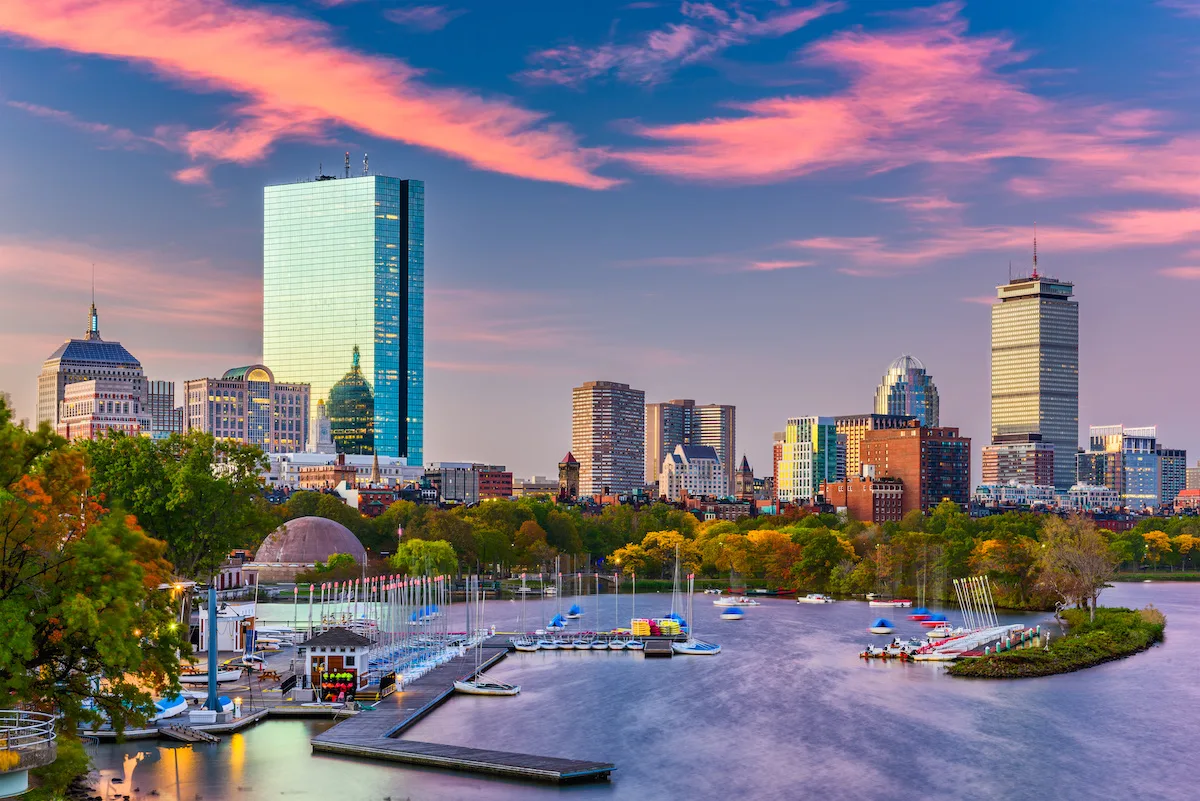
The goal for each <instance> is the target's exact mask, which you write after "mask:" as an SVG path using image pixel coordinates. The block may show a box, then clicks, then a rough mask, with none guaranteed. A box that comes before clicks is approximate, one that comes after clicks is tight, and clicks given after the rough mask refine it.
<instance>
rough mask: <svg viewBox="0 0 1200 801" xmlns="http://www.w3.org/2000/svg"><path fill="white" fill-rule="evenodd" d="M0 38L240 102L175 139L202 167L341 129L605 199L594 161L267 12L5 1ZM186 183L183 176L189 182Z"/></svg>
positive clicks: (95, 0) (518, 119) (572, 142)
mask: <svg viewBox="0 0 1200 801" xmlns="http://www.w3.org/2000/svg"><path fill="white" fill-rule="evenodd" d="M0 33H3V34H7V35H8V36H10V37H12V38H14V39H15V40H17V41H18V42H20V43H22V44H24V45H26V46H28V47H38V48H58V49H62V50H67V51H71V52H75V53H81V54H87V55H94V56H100V57H104V58H110V59H117V60H121V61H128V62H131V63H134V64H137V65H140V66H143V67H145V68H147V69H148V70H150V71H151V72H153V73H155V74H156V75H159V76H161V77H164V78H167V79H169V80H172V81H175V82H179V83H182V84H184V85H185V86H187V87H190V88H193V89H195V90H197V91H203V92H213V91H220V92H229V93H232V94H234V95H236V96H238V97H240V98H242V102H241V104H240V105H239V106H237V107H236V108H235V110H234V119H233V121H231V122H230V123H226V124H222V125H219V126H216V127H214V128H212V129H209V130H205V131H187V132H182V133H181V134H180V139H181V142H182V145H183V146H184V147H185V149H186V150H187V152H189V153H190V154H191V155H192V158H194V159H195V160H196V161H197V163H198V164H199V165H207V164H212V163H217V162H221V161H233V162H240V163H245V162H250V161H255V160H258V159H261V158H263V157H264V156H265V155H266V154H267V153H269V152H270V150H271V148H272V147H273V146H274V145H275V144H276V143H277V142H279V141H280V140H283V139H304V140H307V139H312V138H314V137H315V138H319V137H321V136H323V135H325V134H326V132H327V131H329V130H331V129H333V128H335V127H337V126H345V127H348V128H352V129H354V130H356V131H359V132H361V133H364V134H367V135H370V136H377V137H380V138H384V139H391V140H396V141H400V142H405V143H407V144H411V145H415V146H418V147H422V148H427V149H429V150H433V151H436V152H439V153H442V154H444V155H446V156H449V157H451V158H455V159H459V160H462V161H465V162H467V163H468V164H470V165H472V166H474V167H477V168H479V169H483V170H489V171H493V172H499V173H504V174H507V175H514V176H518V177H522V178H530V179H535V180H540V181H552V182H558V183H565V184H571V185H575V186H581V187H588V188H592V189H603V188H606V187H609V186H612V185H613V184H614V183H615V181H613V180H612V179H609V178H605V177H602V176H600V175H597V174H596V172H595V167H596V166H597V165H598V164H599V163H600V161H601V160H602V156H603V154H601V153H600V152H598V151H594V150H587V149H585V148H582V147H580V145H579V143H578V141H577V140H576V138H575V136H574V135H573V134H572V133H571V132H570V131H569V130H568V129H566V128H565V127H564V126H562V125H558V124H550V123H548V122H547V120H546V115H544V114H542V113H539V112H535V111H530V110H528V109H525V108H522V107H520V106H518V105H516V104H514V103H513V102H512V101H509V100H506V99H499V98H497V99H488V98H484V97H482V96H480V95H478V94H475V93H472V92H469V91H464V90H457V89H445V88H435V87H433V86H431V85H429V84H426V83H425V82H423V81H422V80H421V73H420V71H419V70H417V69H414V68H413V67H411V66H409V65H408V64H407V63H405V62H404V61H401V60H399V59H396V58H390V57H384V56H377V55H372V54H368V53H364V52H361V51H358V50H356V49H354V48H352V47H349V46H347V45H344V44H341V43H339V42H338V41H337V36H336V34H335V32H334V30H333V29H332V28H330V27H329V26H328V25H326V24H325V23H323V22H320V21H318V20H314V19H309V18H304V17H301V16H298V15H297V14H295V13H294V12H288V11H286V10H282V9H281V8H280V7H278V6H259V7H254V8H248V7H245V6H243V5H240V4H235V3H234V2H232V1H231V0H191V1H190V2H185V0H7V2H5V3H3V4H0ZM195 174H196V173H188V174H185V177H194V176H195Z"/></svg>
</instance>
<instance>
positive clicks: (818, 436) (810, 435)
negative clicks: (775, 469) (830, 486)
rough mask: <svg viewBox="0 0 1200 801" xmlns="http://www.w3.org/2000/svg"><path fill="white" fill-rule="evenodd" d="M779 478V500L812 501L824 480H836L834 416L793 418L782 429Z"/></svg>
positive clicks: (835, 424)
mask: <svg viewBox="0 0 1200 801" xmlns="http://www.w3.org/2000/svg"><path fill="white" fill-rule="evenodd" d="M780 450H781V453H780V458H779V480H778V484H776V490H775V491H776V493H777V495H778V497H779V501H780V503H810V502H811V501H812V500H813V498H815V497H816V495H817V493H818V492H819V491H820V488H821V482H822V481H836V480H837V478H838V476H837V423H836V422H834V419H833V418H832V417H792V418H789V419H788V421H787V427H786V428H784V430H783V444H782V447H781V448H780Z"/></svg>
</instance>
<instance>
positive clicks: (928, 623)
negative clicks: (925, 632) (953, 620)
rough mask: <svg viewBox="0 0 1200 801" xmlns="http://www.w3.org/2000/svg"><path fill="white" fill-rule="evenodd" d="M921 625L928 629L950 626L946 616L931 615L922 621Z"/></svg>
mask: <svg viewBox="0 0 1200 801" xmlns="http://www.w3.org/2000/svg"><path fill="white" fill-rule="evenodd" d="M921 625H922V626H924V627H925V628H927V629H932V628H937V627H938V626H945V625H948V621H947V620H946V616H945V615H930V616H929V617H927V618H925V619H924V620H922V621H921Z"/></svg>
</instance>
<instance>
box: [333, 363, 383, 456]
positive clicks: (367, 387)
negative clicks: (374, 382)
mask: <svg viewBox="0 0 1200 801" xmlns="http://www.w3.org/2000/svg"><path fill="white" fill-rule="evenodd" d="M327 408H328V412H329V424H330V429H331V430H332V432H333V442H334V444H335V445H336V446H337V451H338V453H358V454H367V453H374V452H375V396H374V394H373V393H372V392H371V384H370V383H369V382H368V381H367V379H366V378H364V377H363V374H362V368H360V367H359V364H358V345H355V346H354V357H353V360H352V361H351V363H350V372H348V373H346V374H345V375H344V376H342V378H341V380H339V381H338V382H337V383H336V384H334V385H333V388H332V389H330V390H329V403H328V404H327Z"/></svg>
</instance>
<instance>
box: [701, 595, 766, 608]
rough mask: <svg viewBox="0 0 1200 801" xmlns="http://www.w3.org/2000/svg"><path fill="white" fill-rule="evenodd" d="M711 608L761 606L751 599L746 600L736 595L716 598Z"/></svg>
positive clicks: (742, 596)
mask: <svg viewBox="0 0 1200 801" xmlns="http://www.w3.org/2000/svg"><path fill="white" fill-rule="evenodd" d="M713 606H761V604H759V602H758V601H756V600H754V599H753V598H747V597H746V596H745V595H737V596H729V597H721V598H718V599H717V600H715V601H713Z"/></svg>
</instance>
